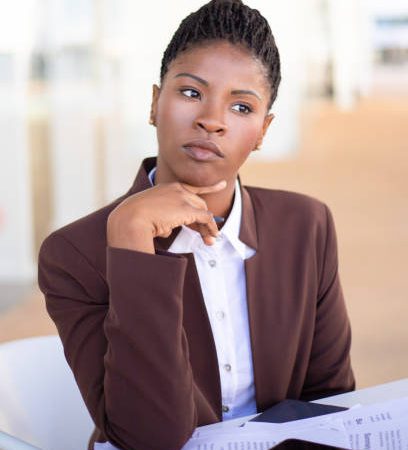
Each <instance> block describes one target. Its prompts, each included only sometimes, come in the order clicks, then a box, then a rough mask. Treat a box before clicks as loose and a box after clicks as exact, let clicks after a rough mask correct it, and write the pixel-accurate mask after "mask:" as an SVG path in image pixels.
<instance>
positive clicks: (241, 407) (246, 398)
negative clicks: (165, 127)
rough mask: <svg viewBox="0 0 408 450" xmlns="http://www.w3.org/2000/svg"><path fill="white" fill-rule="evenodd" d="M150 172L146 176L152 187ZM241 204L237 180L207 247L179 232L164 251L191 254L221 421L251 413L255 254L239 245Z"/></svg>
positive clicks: (188, 232)
mask: <svg viewBox="0 0 408 450" xmlns="http://www.w3.org/2000/svg"><path fill="white" fill-rule="evenodd" d="M154 174H155V169H153V170H152V171H151V172H150V173H149V179H150V181H151V183H152V185H153V184H154ZM241 216H242V198H241V191H240V186H239V182H238V180H237V181H236V184H235V197H234V204H233V206H232V209H231V212H230V214H229V216H228V219H227V220H226V222H225V224H224V226H223V227H222V229H221V230H220V236H219V237H218V238H217V239H216V242H215V244H214V245H212V246H208V245H205V244H204V242H203V240H202V238H201V235H200V234H199V233H198V232H197V231H194V230H192V229H191V228H189V227H186V226H182V227H181V230H180V232H179V234H178V235H177V237H176V239H175V240H174V241H173V243H172V244H171V246H170V247H169V249H168V251H169V252H172V253H193V254H194V260H195V263H196V266H197V272H198V276H199V279H200V284H201V290H202V293H203V297H204V302H205V306H206V308H207V313H208V317H209V320H210V324H211V329H212V333H213V337H214V342H215V347H216V350H217V357H218V367H219V371H220V380H221V396H222V409H223V420H228V419H232V418H234V417H240V416H245V415H249V414H254V413H256V402H255V386H254V376H253V365H252V351H251V340H250V334H249V321H248V308H247V298H246V277H245V267H244V260H245V259H247V258H250V257H251V256H252V255H253V254H254V253H255V250H253V249H252V248H251V247H249V246H247V245H246V244H244V243H243V242H242V241H240V239H239V229H240V224H241Z"/></svg>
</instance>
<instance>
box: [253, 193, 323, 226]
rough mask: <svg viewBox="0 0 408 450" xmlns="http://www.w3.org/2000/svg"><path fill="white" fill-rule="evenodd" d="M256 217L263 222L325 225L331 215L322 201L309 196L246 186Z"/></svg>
mask: <svg viewBox="0 0 408 450" xmlns="http://www.w3.org/2000/svg"><path fill="white" fill-rule="evenodd" d="M245 189H246V190H247V192H248V194H249V196H250V198H251V201H252V205H253V207H254V211H255V215H256V217H257V218H259V219H261V220H262V221H268V220H273V221H274V222H276V220H279V221H280V222H299V223H302V224H306V223H309V224H317V223H321V224H325V223H326V222H327V216H328V215H329V214H330V211H329V208H328V207H327V205H326V204H325V203H323V202H322V201H320V200H318V199H316V198H314V197H311V196H309V195H305V194H300V193H297V192H290V191H285V190H278V189H265V188H259V187H251V186H245Z"/></svg>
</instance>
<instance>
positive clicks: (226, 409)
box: [222, 405, 229, 413]
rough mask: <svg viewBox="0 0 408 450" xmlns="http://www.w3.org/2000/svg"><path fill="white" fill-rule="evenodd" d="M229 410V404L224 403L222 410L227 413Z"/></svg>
mask: <svg viewBox="0 0 408 450" xmlns="http://www.w3.org/2000/svg"><path fill="white" fill-rule="evenodd" d="M228 411H229V408H228V406H227V405H222V412H223V413H227V412H228Z"/></svg>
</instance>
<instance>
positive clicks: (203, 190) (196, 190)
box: [180, 180, 227, 195]
mask: <svg viewBox="0 0 408 450" xmlns="http://www.w3.org/2000/svg"><path fill="white" fill-rule="evenodd" d="M180 184H181V186H182V187H183V188H184V189H186V190H187V191H189V192H191V193H193V194H196V195H199V194H210V193H212V192H219V191H222V190H223V189H225V187H226V186H227V182H226V181H225V180H222V181H219V182H218V183H216V184H213V185H212V186H201V187H199V186H192V185H191V184H186V183H180Z"/></svg>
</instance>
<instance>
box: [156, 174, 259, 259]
mask: <svg viewBox="0 0 408 450" xmlns="http://www.w3.org/2000/svg"><path fill="white" fill-rule="evenodd" d="M155 175H156V166H155V167H153V169H151V170H150V172H149V173H148V177H149V181H150V184H151V185H152V186H154V181H155ZM241 218H242V195H241V188H240V184H239V181H238V179H237V180H236V181H235V193H234V203H233V205H232V208H231V211H230V213H229V216H228V219H227V220H226V221H225V224H224V225H223V227H222V228H221V230H220V234H221V236H222V237H223V238H226V239H227V240H228V241H229V242H230V244H231V245H232V246H233V247H234V249H235V250H236V251H237V253H238V254H239V256H240V257H241V258H242V259H246V258H248V255H249V254H251V251H252V248H251V247H249V246H248V245H246V244H244V243H243V242H242V241H241V240H240V239H239V230H240V225H241ZM198 238H199V239H200V242H201V237H200V235H199V233H198V232H197V231H194V230H192V229H191V228H189V227H185V226H184V225H183V226H182V227H181V231H180V233H179V234H178V235H177V237H176V239H175V240H174V241H173V243H172V244H171V247H170V248H169V251H171V252H174V253H183V252H186V251H187V252H191V251H192V250H193V249H194V247H195V245H197V244H196V243H195V242H196V241H198Z"/></svg>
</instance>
